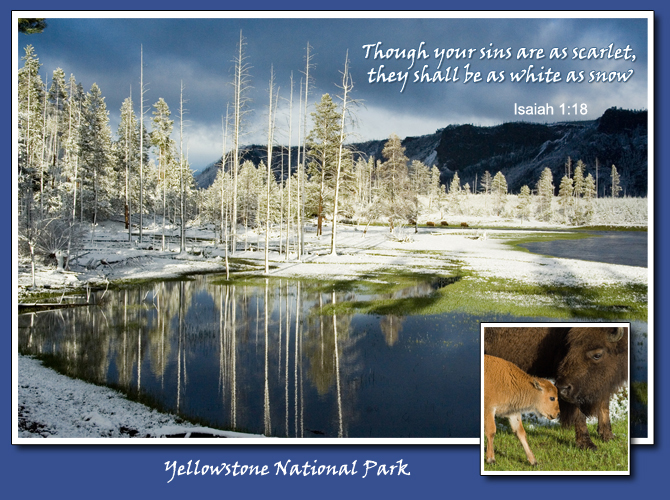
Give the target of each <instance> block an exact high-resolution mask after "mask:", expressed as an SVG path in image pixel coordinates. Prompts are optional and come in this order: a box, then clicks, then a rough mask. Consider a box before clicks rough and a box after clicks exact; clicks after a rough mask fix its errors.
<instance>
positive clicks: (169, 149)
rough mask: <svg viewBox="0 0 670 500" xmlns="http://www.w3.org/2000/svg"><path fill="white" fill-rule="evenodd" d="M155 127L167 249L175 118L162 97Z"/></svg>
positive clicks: (157, 106) (153, 132) (153, 139)
mask: <svg viewBox="0 0 670 500" xmlns="http://www.w3.org/2000/svg"><path fill="white" fill-rule="evenodd" d="M153 115H154V118H153V129H152V131H151V141H152V143H153V145H154V146H155V147H156V148H157V149H158V169H159V171H160V178H161V181H162V191H163V232H162V244H161V250H165V219H166V218H167V211H166V209H167V203H168V201H167V196H168V184H170V180H173V179H171V178H173V177H174V167H175V162H174V154H173V152H174V141H173V140H172V138H171V137H170V134H172V125H173V124H174V120H170V108H169V107H168V105H167V103H166V102H165V100H163V98H162V97H161V98H160V99H159V100H158V102H156V104H154V112H153Z"/></svg>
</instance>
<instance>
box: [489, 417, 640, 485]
mask: <svg viewBox="0 0 670 500" xmlns="http://www.w3.org/2000/svg"><path fill="white" fill-rule="evenodd" d="M496 423H497V426H498V429H497V432H496V435H495V439H494V441H493V448H494V450H495V459H496V463H495V464H487V463H485V457H484V456H482V457H481V460H482V461H483V462H484V470H485V471H486V472H489V471H529V472H539V473H541V472H545V471H627V470H628V459H629V453H628V451H629V439H628V418H621V419H618V420H615V421H612V431H613V432H614V434H615V438H614V439H612V440H611V441H609V442H607V443H605V442H603V441H602V440H601V439H600V436H598V434H597V432H596V424H589V425H588V427H589V432H590V434H591V439H592V440H593V443H594V444H595V445H596V446H597V447H598V449H597V450H581V449H579V448H577V446H576V445H575V431H574V429H572V428H569V429H568V428H566V429H564V428H562V427H561V426H560V425H548V426H544V425H532V424H528V423H526V422H524V428H525V429H526V438H527V440H528V445H529V446H530V449H531V450H532V451H533V454H534V455H535V458H536V459H537V461H538V465H536V466H532V465H530V463H529V462H528V459H527V458H526V454H525V453H524V451H523V448H522V447H521V443H520V442H519V440H518V439H517V437H516V435H514V433H513V432H512V430H511V429H510V427H509V424H508V422H507V419H506V418H503V419H496Z"/></svg>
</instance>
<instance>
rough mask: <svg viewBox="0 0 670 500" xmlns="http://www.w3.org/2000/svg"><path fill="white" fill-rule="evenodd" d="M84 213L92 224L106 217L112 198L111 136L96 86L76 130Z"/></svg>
mask: <svg viewBox="0 0 670 500" xmlns="http://www.w3.org/2000/svg"><path fill="white" fill-rule="evenodd" d="M79 154H80V160H81V161H80V167H81V169H82V182H83V188H84V189H83V195H82V198H83V199H82V203H83V204H84V205H85V208H84V212H85V213H86V214H87V216H88V217H90V218H91V221H92V222H93V224H96V223H97V221H98V216H106V215H109V213H110V211H111V204H110V200H111V198H112V196H113V194H114V193H113V184H112V180H113V176H112V175H111V163H112V133H111V130H110V128H109V112H108V111H107V105H106V104H105V98H104V97H103V96H102V92H101V91H100V88H99V87H98V85H97V84H96V83H94V84H93V85H92V86H91V90H90V91H89V92H88V93H87V94H86V98H85V100H84V106H83V108H82V116H81V125H80V127H79Z"/></svg>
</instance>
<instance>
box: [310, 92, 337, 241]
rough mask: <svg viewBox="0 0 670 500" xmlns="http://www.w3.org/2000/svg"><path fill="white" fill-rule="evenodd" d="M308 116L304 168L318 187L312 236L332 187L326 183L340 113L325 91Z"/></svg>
mask: <svg viewBox="0 0 670 500" xmlns="http://www.w3.org/2000/svg"><path fill="white" fill-rule="evenodd" d="M311 115H312V123H313V126H312V130H311V131H310V133H309V135H308V136H307V148H308V150H307V157H308V158H309V159H310V162H309V170H308V171H309V174H310V177H311V179H312V181H317V182H318V186H319V189H318V203H317V227H316V235H317V236H321V234H322V219H323V216H324V213H323V211H324V209H325V203H326V197H327V191H330V190H331V189H332V186H331V185H330V184H331V181H332V179H333V175H334V173H335V168H336V166H337V153H338V149H339V139H340V120H341V116H340V113H338V111H337V106H336V104H335V103H334V102H333V100H332V98H331V97H330V95H329V94H323V96H321V101H320V102H318V103H316V105H315V111H314V112H313V113H311Z"/></svg>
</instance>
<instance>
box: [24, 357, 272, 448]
mask: <svg viewBox="0 0 670 500" xmlns="http://www.w3.org/2000/svg"><path fill="white" fill-rule="evenodd" d="M18 437H20V438H101V437H104V438H159V437H160V438H169V437H173V438H185V437H187V438H188V437H210V438H253V437H264V436H260V435H256V434H243V433H239V432H230V431H221V430H218V429H212V428H209V427H199V426H197V425H195V424H192V423H190V422H186V421H184V420H182V419H180V418H178V417H175V416H174V415H169V414H166V413H160V412H158V411H156V410H152V409H151V408H148V407H147V406H144V405H143V404H140V403H136V402H134V401H129V400H128V399H126V398H124V397H123V396H122V395H121V394H120V393H118V392H116V391H114V390H112V389H109V388H107V387H100V386H97V385H93V384H89V383H87V382H84V381H82V380H75V379H71V378H69V377H66V376H65V375H61V374H59V373H56V372H55V371H53V370H51V369H49V368H46V367H44V366H42V363H41V362H40V361H38V360H36V359H33V358H30V357H27V356H18Z"/></svg>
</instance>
